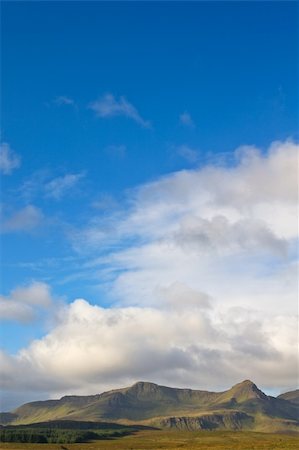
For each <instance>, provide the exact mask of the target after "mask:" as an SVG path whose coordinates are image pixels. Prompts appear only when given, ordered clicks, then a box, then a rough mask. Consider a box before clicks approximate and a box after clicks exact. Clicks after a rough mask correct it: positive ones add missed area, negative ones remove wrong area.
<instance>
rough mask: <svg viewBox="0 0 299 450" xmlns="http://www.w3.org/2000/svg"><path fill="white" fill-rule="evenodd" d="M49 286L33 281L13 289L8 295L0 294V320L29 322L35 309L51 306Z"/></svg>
mask: <svg viewBox="0 0 299 450" xmlns="http://www.w3.org/2000/svg"><path fill="white" fill-rule="evenodd" d="M51 303H52V297H51V292H50V287H49V286H48V285H47V284H46V283H41V282H37V281H34V282H32V283H31V284H29V285H27V286H21V287H18V288H16V289H14V290H13V291H12V292H11V294H10V296H9V297H3V296H2V297H1V296H0V320H15V321H19V322H31V321H32V320H33V319H34V318H35V315H36V309H38V308H48V307H49V306H51Z"/></svg>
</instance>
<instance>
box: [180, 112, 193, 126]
mask: <svg viewBox="0 0 299 450" xmlns="http://www.w3.org/2000/svg"><path fill="white" fill-rule="evenodd" d="M180 123H181V124H183V125H185V126H187V127H190V128H194V127H195V124H194V122H193V119H192V117H191V115H190V114H189V113H188V112H187V111H185V112H183V113H182V114H180Z"/></svg>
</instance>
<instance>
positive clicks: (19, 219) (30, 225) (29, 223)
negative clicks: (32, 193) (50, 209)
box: [2, 205, 44, 233]
mask: <svg viewBox="0 0 299 450" xmlns="http://www.w3.org/2000/svg"><path fill="white" fill-rule="evenodd" d="M43 220H44V215H43V213H42V211H41V210H40V209H39V208H37V207H36V206H33V205H27V206H25V207H24V208H22V209H20V210H19V211H17V212H15V213H14V214H12V215H11V216H10V217H9V218H7V219H4V220H3V224H2V231H3V232H4V233H11V232H16V231H31V230H33V229H34V228H37V227H38V226H40V225H41V223H42V222H43Z"/></svg>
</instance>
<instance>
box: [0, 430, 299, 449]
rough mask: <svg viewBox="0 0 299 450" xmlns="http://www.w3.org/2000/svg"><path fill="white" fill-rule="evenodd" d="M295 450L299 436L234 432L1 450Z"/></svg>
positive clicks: (143, 435)
mask: <svg viewBox="0 0 299 450" xmlns="http://www.w3.org/2000/svg"><path fill="white" fill-rule="evenodd" d="M63 448H64V449H68V450H80V449H82V450H106V449H107V450H109V449H115V450H116V449H119V450H158V449H164V450H176V449H177V450H182V449H185V450H197V449H215V450H220V449H221V450H260V449H261V450H275V449H279V450H280V449H286V450H293V449H294V450H295V449H298V448H299V436H298V435H297V436H295V435H284V434H266V433H254V432H231V431H213V432H209V431H198V432H184V431H179V432H177V431H140V432H137V433H136V434H134V435H132V436H126V437H123V438H119V439H111V440H101V441H93V442H90V443H87V444H14V443H11V444H8V443H6V444H4V443H1V450H2V449H3V450H5V449H7V450H61V449H63Z"/></svg>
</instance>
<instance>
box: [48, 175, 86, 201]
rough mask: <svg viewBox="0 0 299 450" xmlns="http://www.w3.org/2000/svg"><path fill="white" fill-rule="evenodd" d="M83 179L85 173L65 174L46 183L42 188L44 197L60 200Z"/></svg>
mask: <svg viewBox="0 0 299 450" xmlns="http://www.w3.org/2000/svg"><path fill="white" fill-rule="evenodd" d="M84 177H85V173H83V172H81V173H76V174H71V173H70V174H66V175H63V176H61V177H57V178H54V179H52V180H51V181H49V182H47V183H46V184H45V186H44V190H45V196H46V197H48V198H53V199H55V200H60V199H61V198H62V197H63V196H64V195H66V194H68V193H69V192H70V191H71V190H72V189H73V188H74V187H75V186H76V185H77V184H78V182H79V181H80V180H81V179H82V178H84Z"/></svg>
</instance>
